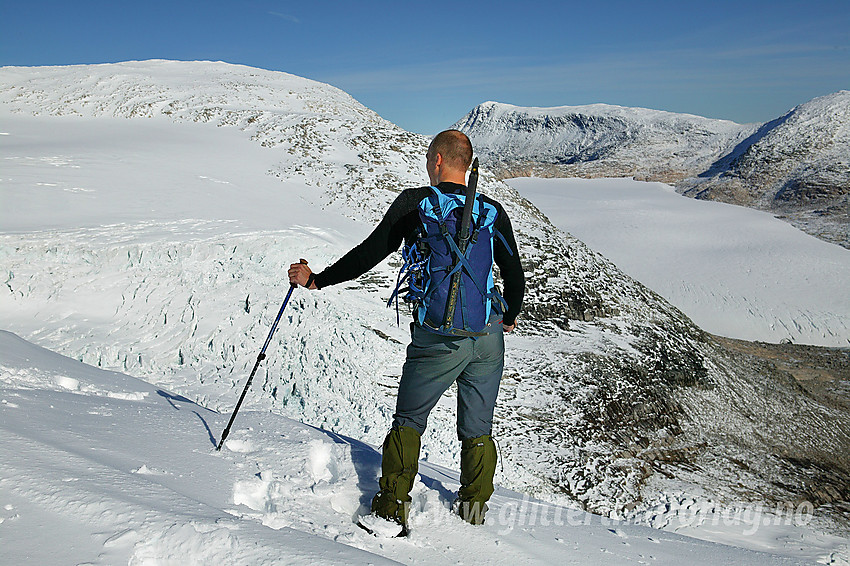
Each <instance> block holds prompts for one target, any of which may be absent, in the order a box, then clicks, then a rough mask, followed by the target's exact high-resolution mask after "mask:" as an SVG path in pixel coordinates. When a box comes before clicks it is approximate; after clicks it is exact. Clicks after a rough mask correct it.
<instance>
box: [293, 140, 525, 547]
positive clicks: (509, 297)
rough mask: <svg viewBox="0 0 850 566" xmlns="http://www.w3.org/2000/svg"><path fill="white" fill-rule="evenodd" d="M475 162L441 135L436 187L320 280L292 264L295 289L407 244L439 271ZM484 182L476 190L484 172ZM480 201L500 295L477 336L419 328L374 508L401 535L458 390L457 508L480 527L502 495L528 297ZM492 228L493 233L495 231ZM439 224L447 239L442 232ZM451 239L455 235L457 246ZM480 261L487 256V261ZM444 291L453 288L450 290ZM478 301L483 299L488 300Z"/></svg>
mask: <svg viewBox="0 0 850 566" xmlns="http://www.w3.org/2000/svg"><path fill="white" fill-rule="evenodd" d="M471 161H472V144H471V143H470V141H469V138H467V136H466V135H465V134H463V133H462V132H460V131H457V130H447V131H444V132H442V133H440V134H438V135H437V136H436V137H435V138H434V140H433V141H432V142H431V144H430V146H429V147H428V152H427V154H426V166H425V167H426V170H427V173H428V178H429V179H430V181H431V185H432V187H420V188H416V189H407V190H405V191H403V192H402V193H401V194H400V195H399V196H398V197H397V198H396V200H395V201H394V202H393V203H392V205H391V206H390V208H389V210H388V211H387V213H386V214H385V216H384V218H383V219H382V220H381V222H380V223H379V224H378V226H377V227H376V228H375V230H374V231H373V232H372V233H371V234H370V235H369V236H368V237H367V238H366V239H365V240H364V241H363V242H362V243H360V244H359V245H358V246H356V247H355V248H354V249H352V250H351V251H349V252H348V253H347V254H345V255H344V256H343V257H342V258H341V259H339V260H338V261H337V262H336V263H334V264H333V265H331V266H330V267H328V268H327V269H325V270H324V271H322V272H321V273H318V274H314V273H312V271H311V270H310V268H309V267H308V266H307V265H306V263H295V264H292V265H291V266H290V268H289V272H288V273H289V280H290V282H291V283H295V284H298V285H302V286H305V287H308V288H310V289H321V288H323V287H327V286H329V285H335V284H337V283H342V282H344V281H348V280H351V279H355V278H356V277H359V276H360V275H362V274H363V273H365V272H366V271H368V270H369V269H372V268H373V267H374V266H375V265H377V264H378V263H379V262H380V261H382V260H383V259H384V258H386V257H387V256H388V255H389V254H390V253H392V252H394V251H396V250H397V249H398V248H399V245H401V243H402V241H403V240H404V241H405V242H406V243H408V244H412V243H415V242H416V241H417V240H427V241H429V242H430V243H431V245H430V248H429V249H430V251H429V252H428V253H430V257H431V263H434V262H436V261H437V260H436V258H435V255H434V254H436V253H437V248H438V247H439V246H440V245H443V246H444V248H445V250H454V251H455V252H457V251H458V247H457V245H456V244H455V243H454V242H455V240H453V241H452V242H447V240H446V237H447V234H448V233H449V232H450V230H449V229H448V228H446V226H447V223H451V224H452V225H453V226H456V225H457V224H458V222H456V220H457V218H456V217H457V215H458V213H459V209H457V208H456V209H454V212H453V214H454V215H455V217H452V214H450V213H449V214H445V215H444V214H443V212H442V209H448V208H449V207H451V206H452V203H459V205H460V206H461V207H462V206H463V205H464V204H465V199H461V198H460V195H464V191H466V190H467V188H466V187H465V184H466V171H467V169H468V168H469V165H470V163H471ZM475 176H476V181H477V170H475ZM472 185H473V183H472V182H471V183H470V186H472ZM476 201H477V202H476V204H475V208H476V209H477V212H478V214H477V217H475V219H474V220H472V221H468V222H467V225H470V224H472V223H474V231H473V236H472V237H471V238H468V241H470V242H471V243H470V244H469V245H471V246H473V247H478V248H479V250H480V249H481V248H483V252H481V251H476V252H475V254H478V255H476V257H486V260H485V262H486V264H487V265H486V266H485V269H488V270H490V271H489V272H488V273H489V274H490V278H489V283H488V284H489V285H490V286H491V289H485V290H484V293H485V295H484V299H485V301H484V302H483V303H481V304H484V305H486V308H482V309H480V310H482V312H483V314H482V317H484V318H482V322H481V323H480V324H479V325H478V326H479V327H483V328H473V329H472V331H470V330H469V329H468V328H467V329H466V330H464V329H448V326H446V327H442V326H440V324H442V322H440V324H438V323H434V322H433V321H432V319H433V318H434V316H433V315H432V314H427V313H425V314H423V311H420V316H418V317H417V320H415V321H414V322H412V323H411V325H410V326H411V342H410V345H409V346H408V348H407V358H406V361H405V363H404V367H403V369H402V376H401V381H400V383H399V388H398V397H397V402H396V411H395V414H394V415H393V424H392V429H391V430H390V432H389V434H388V435H387V437H386V439H385V440H384V444H383V461H382V465H381V472H382V475H381V479H380V482H379V484H380V491H379V492H378V493H377V495H375V497H374V499H373V501H372V513H373V514H374V515H377V516H378V517H381V518H383V519H387V520H389V521H392V522H394V523H397V524H398V525H401V527H402V532H401V533H400V534H406V532H407V519H408V510H409V505H410V501H411V497H410V490H411V488H412V487H413V482H414V480H415V478H416V474H417V472H418V470H419V448H420V437H421V435H422V434H423V433H424V432H425V427H426V423H427V419H428V414H429V413H430V412H431V409H433V408H434V406H435V405H436V403H437V401H438V400H439V399H440V397H441V396H442V395H443V393H444V392H445V391H446V390H447V389H448V388H449V386H451V384H452V383H454V382H457V386H458V393H457V396H458V407H457V434H458V439H459V440H460V441H461V457H460V460H461V461H460V467H461V475H460V481H461V486H460V489H459V490H458V499H457V501H456V504H457V507H456V509H457V512H458V513H459V514H460V516H461V517H463V518H464V519H465V520H467V521H468V522H470V523H472V524H481V523H483V522H484V513H485V512H486V510H487V506H486V505H485V503H486V502H487V501H488V500H489V498H490V496H491V495H492V494H493V489H494V488H493V476H494V474H495V471H496V447H495V445H494V443H493V440H492V438H491V437H490V434H491V432H492V424H493V410H494V407H495V404H496V397H497V395H498V392H499V382H500V380H501V377H502V370H503V368H504V353H505V346H504V338H503V332H510V331H512V330H513V329H514V328H515V326H516V318H517V315H518V314H519V311H520V307H521V304H522V298H523V294H524V292H525V277H524V275H523V271H522V266H521V265H520V259H519V253H518V250H517V246H516V241H515V239H514V234H513V229H512V228H511V223H510V220H509V219H508V215H507V214H506V213H505V211H504V209H503V208H502V206H501V205H500V204H499V203H498V202H496V201H494V200H492V199H490V198H487V197H483V196H481V195H479V196H478V197H477V199H476ZM472 214H473V216H475V214H474V213H472ZM488 219H489V221H490V224H487V221H488ZM437 224H439V226H440V230H442V235H441V234H440V233H439V232H440V230H437V229H435V228H434V226H436V225H437ZM488 226H489V228H488ZM429 230H430V232H429ZM434 232H436V234H434ZM429 234H430V235H429ZM488 235H489V240H488V239H487V237H488ZM452 236H453V235H452V234H448V237H452ZM464 247H465V243H464ZM480 253H484V254H485V255H484V256H480ZM472 255H474V254H471V255H469V256H468V257H471V256H472ZM446 257H448V256H446ZM454 257H455V260H454V268H453V269H452V273H457V272H462V273H463V275H464V277H466V276H467V275H469V274H468V273H467V270H468V269H473V268H474V266H473V265H471V264H472V263H474V261H476V260H473V259H467V260H463V259H460V260H459V259H457V254H455V256H454ZM493 261H495V263H496V265H498V266H499V269H500V274H501V277H502V280H503V284H504V296H503V301H502V300H501V299H502V296H500V295H498V292H497V291H496V290H495V287H493V286H492V263H493ZM461 264H462V265H461ZM451 268H452V265H451V264H449V265H448V267H444V268H441V269H442V275H441V276H438V275H437V274H436V273H437V270H438V268H434V267H433V266H432V267H431V269H432V270H434V273H435V274H434V281H432V282H431V284H430V286H429V287H428V288H429V289H430V288H431V287H436V286H437V281H436V279H440V282H441V284H442V281H443V280H445V281H449V279H450V278H451V277H450V276H451V275H452V273H450V272H449V269H451ZM470 277H471V276H470ZM458 279H459V280H460V279H461V278H460V277H458ZM463 282H464V284H465V285H466V286H467V287H468V289H466V290H465V291H463V292H465V293H467V297H470V296H472V294H474V293H475V289H476V286H477V289H478V290H481V289H482V285H484V284H485V282H479V283H475V282H474V281H471V279H464V280H463ZM427 285H429V284H427V283H426V286H427ZM445 285H446V286H448V283H446V284H445ZM411 287H413V285H411ZM488 291H489V292H488ZM478 297H479V299H481V297H482V295H480V294H479V295H478ZM420 298H422V299H424V300H423V302H427V299H430V298H431V296H430V295H429V294H426V296H425V297H420ZM472 302H473V300H472V299H470V298H466V299H465V298H464V296H463V295H461V299H460V303H462V305H461V304H458V305H457V307H456V308H457V312H458V313H462V314H459V315H458V318H462V317H464V316H466V313H467V310H468V308H467V307H468V306H469V309H472V308H473V307H475V305H471V306H470V305H468V303H472ZM500 303H503V304H500ZM445 304H446V302H445V300H443V303H442V306H441V305H440V304H438V303H436V302H434V303H432V307H429V308H431V309H433V308H437V309H442V310H441V314H442V313H444V312H446V311H447V310H448V309H447V307H446V306H444V305H445ZM476 304H478V303H476ZM434 305H436V306H434ZM431 312H432V311H431V310H429V311H428V313H431ZM453 312H454V310H453Z"/></svg>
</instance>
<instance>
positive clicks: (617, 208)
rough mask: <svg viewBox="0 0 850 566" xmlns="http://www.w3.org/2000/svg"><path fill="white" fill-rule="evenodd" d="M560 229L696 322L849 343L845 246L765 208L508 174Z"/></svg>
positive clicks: (733, 332) (659, 186)
mask: <svg viewBox="0 0 850 566" xmlns="http://www.w3.org/2000/svg"><path fill="white" fill-rule="evenodd" d="M509 184H510V185H511V186H512V187H514V188H515V189H517V190H518V191H519V192H520V194H522V196H524V197H525V198H527V199H529V200H530V201H531V202H533V203H534V204H535V205H537V206H538V207H539V208H540V209H541V210H542V211H543V212H544V213H545V214H546V216H548V217H549V219H550V220H551V221H552V222H553V223H554V224H555V225H556V226H558V227H559V228H561V229H562V230H564V231H565V232H569V233H571V234H572V235H574V236H576V237H577V238H579V239H580V240H582V241H583V242H585V243H586V244H587V245H589V246H590V247H591V248H593V249H594V250H596V251H598V252H600V253H601V254H602V255H604V256H605V257H607V258H610V259H611V260H612V261H613V262H614V263H616V264H617V266H618V267H620V269H622V270H623V271H625V272H626V273H628V274H629V275H631V276H632V277H634V278H635V279H637V280H638V281H640V282H641V283H643V284H644V285H646V286H647V287H649V288H650V289H652V290H653V291H655V292H657V293H658V294H660V295H661V296H662V297H664V298H665V299H667V300H668V301H670V302H671V303H672V304H674V305H675V306H677V307H678V308H680V309H681V310H682V312H684V313H685V314H686V315H688V316H689V317H690V318H691V319H692V320H693V321H694V322H696V323H697V324H698V325H699V326H700V327H701V328H702V329H703V330H707V331H709V332H712V333H714V334H718V335H720V336H728V337H731V338H739V339H742V340H761V341H764V342H773V343H777V342H780V341H782V340H789V341H791V342H794V343H798V344H813V345H818V346H838V347H845V348H846V347H848V346H850V292H848V283H850V250H847V249H844V248H842V247H840V246H838V245H835V244H830V243H827V242H824V241H823V240H819V239H817V238H815V237H814V236H810V235H808V234H805V233H803V232H801V231H800V230H797V229H796V228H794V227H792V226H790V225H789V224H788V223H786V222H783V221H781V220H778V219H776V218H774V217H773V216H772V215H770V214H769V213H766V212H761V211H756V210H753V209H748V208H743V207H739V206H734V205H729V204H723V203H719V202H712V201H701V200H692V199H683V198H681V196H680V195H679V194H677V193H676V192H675V189H673V188H672V187H670V186H669V185H665V184H663V183H647V182H641V181H634V180H632V179H531V178H524V179H512V180H510V181H509Z"/></svg>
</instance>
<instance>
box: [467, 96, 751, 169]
mask: <svg viewBox="0 0 850 566" xmlns="http://www.w3.org/2000/svg"><path fill="white" fill-rule="evenodd" d="M455 127H456V128H458V129H460V130H461V131H463V132H466V133H467V134H468V135H469V137H470V138H471V139H472V141H473V143H474V144H475V147H476V149H477V150H478V151H479V152H480V153H482V154H483V155H484V156H485V157H486V159H487V162H488V163H489V162H491V161H492V162H496V163H497V164H498V167H499V168H500V169H501V174H502V175H503V176H507V175H511V174H519V173H535V174H547V172H548V174H550V175H551V174H553V173H558V174H562V175H565V176H566V175H569V174H575V175H586V176H604V175H607V176H625V175H628V176H637V177H649V178H653V179H656V180H666V179H669V178H674V177H676V176H681V175H686V174H696V173H697V172H699V171H701V170H703V168H705V167H707V166H708V165H710V164H711V163H712V160H714V159H717V158H719V157H720V156H721V155H723V154H724V152H725V151H728V149H730V148H731V147H734V146H735V145H736V144H737V143H739V142H740V141H741V140H743V139H744V138H746V137H747V136H748V135H749V134H750V133H752V131H753V130H754V127H753V126H746V125H740V124H736V123H734V122H730V121H727V120H712V119H709V118H702V117H700V116H693V115H690V114H677V113H673V112H664V111H660V110H649V109H646V108H629V107H623V106H614V105H609V104H590V105H585V106H559V107H553V108H526V107H519V106H512V105H508V104H501V103H496V102H485V103H483V104H480V105H479V106H477V107H475V108H474V109H472V111H470V112H469V114H467V115H466V116H465V117H464V118H463V119H461V120H460V121H458V122H457V123H456V124H455Z"/></svg>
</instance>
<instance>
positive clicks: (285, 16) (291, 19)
mask: <svg viewBox="0 0 850 566" xmlns="http://www.w3.org/2000/svg"><path fill="white" fill-rule="evenodd" d="M269 15H270V16H275V17H276V18H280V19H282V20H286V21H287V22H292V23H293V24H300V23H301V20H299V19H298V18H296V17H295V16H293V15H292V14H281V13H280V12H269Z"/></svg>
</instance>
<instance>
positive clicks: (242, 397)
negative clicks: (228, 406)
mask: <svg viewBox="0 0 850 566" xmlns="http://www.w3.org/2000/svg"><path fill="white" fill-rule="evenodd" d="M301 263H303V264H305V265H306V264H307V262H306V261H305V260H303V259H302V260H301ZM297 286H298V285H297V284H295V283H292V284H290V286H289V292H288V293H286V298H285V299H283V304H282V305H280V311H279V312H278V313H277V318H276V319H274V324H272V328H271V330H269V335H268V337H267V338H266V343H265V344H263V349H262V350H260V354H259V355H258V356H257V361H256V362H255V363H254V369H252V370H251V375H249V376H248V382H247V383H245V388H244V389H243V390H242V395H240V396H239V401H238V402H237V403H236V408H235V409H233V414H232V415H230V421H229V422H228V423H227V427H225V429H224V432H222V433H221V440H219V442H218V446H216V447H215V449H216V451H219V450H221V447H222V446H223V445H224V441H225V440H227V435H229V434H230V427H231V426H232V425H233V421H234V420H235V419H236V413H238V412H239V407H241V406H242V401H244V400H245V395H247V394H248V389H250V387H251V382H252V381H253V380H254V374H255V373H257V368H258V367H260V362H262V361H263V360H264V359H265V358H266V348H268V347H269V343H270V342H271V341H272V336H274V332H275V330H277V325H278V324H279V323H280V317H282V316H283V311H284V309H286V304H287V303H288V302H289V297H291V296H292V291H294V290H295V288H296V287H297Z"/></svg>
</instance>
